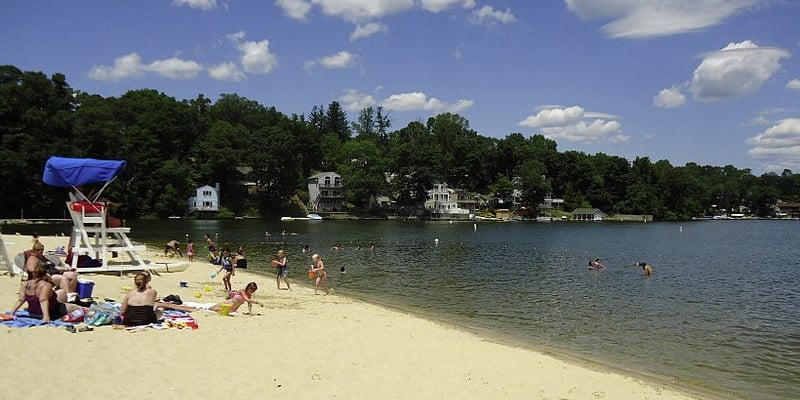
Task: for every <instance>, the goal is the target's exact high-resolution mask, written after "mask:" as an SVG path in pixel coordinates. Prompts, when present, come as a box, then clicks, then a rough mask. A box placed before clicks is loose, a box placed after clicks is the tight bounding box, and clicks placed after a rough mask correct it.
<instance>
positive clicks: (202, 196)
mask: <svg viewBox="0 0 800 400" xmlns="http://www.w3.org/2000/svg"><path fill="white" fill-rule="evenodd" d="M219 186H220V185H219V183H217V184H216V187H212V186H209V185H204V186H200V187H199V188H197V189H195V195H194V196H192V197H189V212H190V213H191V212H194V211H203V212H205V211H211V212H216V211H219Z"/></svg>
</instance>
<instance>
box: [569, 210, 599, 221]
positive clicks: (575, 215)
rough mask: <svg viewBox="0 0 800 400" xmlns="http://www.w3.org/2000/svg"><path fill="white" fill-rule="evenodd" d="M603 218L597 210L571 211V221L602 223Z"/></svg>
mask: <svg viewBox="0 0 800 400" xmlns="http://www.w3.org/2000/svg"><path fill="white" fill-rule="evenodd" d="M604 216H605V214H604V213H603V212H602V211H600V210H599V209H597V208H576V209H575V210H573V211H572V220H573V221H602V220H603V217H604Z"/></svg>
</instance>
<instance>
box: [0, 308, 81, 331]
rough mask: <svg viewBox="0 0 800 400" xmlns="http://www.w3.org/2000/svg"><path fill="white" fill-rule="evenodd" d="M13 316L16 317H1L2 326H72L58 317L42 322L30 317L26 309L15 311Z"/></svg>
mask: <svg viewBox="0 0 800 400" xmlns="http://www.w3.org/2000/svg"><path fill="white" fill-rule="evenodd" d="M15 316H16V319H5V318H3V321H2V324H3V326H7V327H9V328H31V327H34V326H54V327H57V328H61V327H65V326H72V323H71V322H64V321H62V320H60V319H59V320H55V321H50V322H44V321H42V320H41V319H40V318H32V317H31V316H30V314H28V312H27V311H17V313H16V314H15Z"/></svg>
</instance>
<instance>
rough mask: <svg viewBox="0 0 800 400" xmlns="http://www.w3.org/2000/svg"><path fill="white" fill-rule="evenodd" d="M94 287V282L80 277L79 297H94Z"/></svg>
mask: <svg viewBox="0 0 800 400" xmlns="http://www.w3.org/2000/svg"><path fill="white" fill-rule="evenodd" d="M93 289H94V282H92V281H89V280H85V279H78V298H79V299H88V298H91V297H92V290H93Z"/></svg>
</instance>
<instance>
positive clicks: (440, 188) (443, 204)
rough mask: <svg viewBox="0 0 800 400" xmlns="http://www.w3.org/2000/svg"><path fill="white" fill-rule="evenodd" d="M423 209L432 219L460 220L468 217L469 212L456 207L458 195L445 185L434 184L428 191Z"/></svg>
mask: <svg viewBox="0 0 800 400" xmlns="http://www.w3.org/2000/svg"><path fill="white" fill-rule="evenodd" d="M425 209H426V210H428V212H430V213H431V214H432V215H433V217H434V218H447V217H455V218H460V217H466V216H468V215H469V210H465V209H463V208H460V207H458V194H456V191H455V190H453V189H450V188H448V187H447V184H446V183H435V184H434V185H433V189H431V190H428V200H426V201H425Z"/></svg>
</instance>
